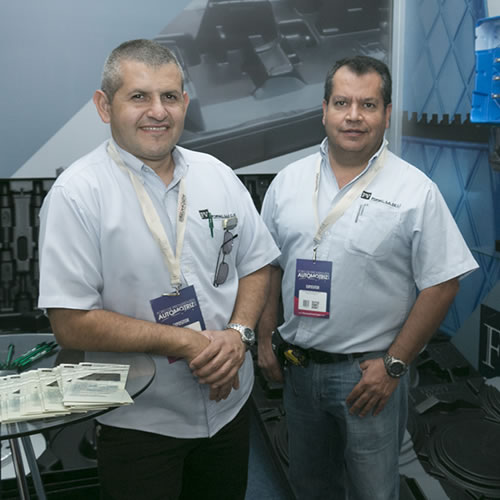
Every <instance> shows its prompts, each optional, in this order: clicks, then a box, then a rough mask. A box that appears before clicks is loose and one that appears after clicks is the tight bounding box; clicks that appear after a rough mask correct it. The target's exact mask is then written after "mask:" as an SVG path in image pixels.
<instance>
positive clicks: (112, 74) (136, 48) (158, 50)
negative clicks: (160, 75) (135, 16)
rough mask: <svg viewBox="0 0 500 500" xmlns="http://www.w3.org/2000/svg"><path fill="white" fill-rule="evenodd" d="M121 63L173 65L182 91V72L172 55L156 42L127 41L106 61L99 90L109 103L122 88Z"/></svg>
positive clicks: (154, 66)
mask: <svg viewBox="0 0 500 500" xmlns="http://www.w3.org/2000/svg"><path fill="white" fill-rule="evenodd" d="M122 61H138V62H141V63H143V64H146V65H147V66H150V67H153V68H158V67H160V66H163V65H165V64H175V65H176V66H177V68H178V69H179V73H180V75H181V87H182V90H184V72H183V71H182V67H181V65H180V63H179V61H178V59H177V57H175V55H174V53H173V52H172V51H171V50H170V49H168V48H167V47H164V46H163V45H160V44H159V43H157V42H153V41H151V40H146V39H138V40H129V41H128V42H124V43H122V44H121V45H119V46H118V47H116V49H114V50H113V51H112V52H111V54H110V55H109V56H108V58H107V59H106V62H105V63H104V69H103V71H102V78H101V90H102V91H103V92H104V93H105V94H106V96H107V97H108V99H109V102H111V101H112V100H113V97H114V95H115V93H116V91H117V90H118V89H119V88H120V87H121V86H122V84H123V80H122V74H121V63H122Z"/></svg>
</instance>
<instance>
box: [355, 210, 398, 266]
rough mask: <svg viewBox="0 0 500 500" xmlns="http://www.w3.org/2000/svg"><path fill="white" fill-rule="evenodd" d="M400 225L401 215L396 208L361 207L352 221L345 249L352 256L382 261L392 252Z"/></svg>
mask: <svg viewBox="0 0 500 500" xmlns="http://www.w3.org/2000/svg"><path fill="white" fill-rule="evenodd" d="M399 223H400V214H399V212H398V211H397V209H395V208H391V207H384V206H380V207H379V206H374V205H373V204H371V203H365V204H363V205H360V207H359V209H358V211H357V212H356V215H355V218H354V220H352V221H351V224H350V227H349V230H348V233H347V239H346V241H345V248H346V250H347V251H348V252H349V253H351V254H355V255H362V256H365V257H371V258H373V259H382V258H384V257H386V256H387V255H389V254H390V253H391V252H392V249H393V247H394V241H395V239H396V230H397V228H398V226H399Z"/></svg>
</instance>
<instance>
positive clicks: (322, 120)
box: [321, 99, 328, 126]
mask: <svg viewBox="0 0 500 500" xmlns="http://www.w3.org/2000/svg"><path fill="white" fill-rule="evenodd" d="M327 107H328V103H327V102H326V101H325V100H324V99H323V118H322V119H321V122H322V123H323V126H325V115H326V108H327Z"/></svg>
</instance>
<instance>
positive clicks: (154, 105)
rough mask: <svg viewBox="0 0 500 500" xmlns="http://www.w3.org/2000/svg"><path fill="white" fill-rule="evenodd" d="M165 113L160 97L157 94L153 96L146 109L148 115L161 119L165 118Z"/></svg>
mask: <svg viewBox="0 0 500 500" xmlns="http://www.w3.org/2000/svg"><path fill="white" fill-rule="evenodd" d="M167 114H168V113H167V110H166V106H164V103H163V102H162V99H161V98H160V97H159V96H155V97H153V98H152V99H151V103H150V106H149V109H148V116H149V117H151V118H154V119H155V120H158V121H161V120H164V119H165V118H166V116H167Z"/></svg>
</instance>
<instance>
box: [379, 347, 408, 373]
mask: <svg viewBox="0 0 500 500" xmlns="http://www.w3.org/2000/svg"><path fill="white" fill-rule="evenodd" d="M384 365H385V369H386V371H387V374H388V375H389V376H390V377H392V378H399V377H402V376H403V375H404V374H405V373H406V372H407V371H408V365H407V364H406V363H405V362H404V361H401V360H400V359H398V358H395V357H394V356H391V355H390V354H389V353H388V352H387V353H385V356H384Z"/></svg>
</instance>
